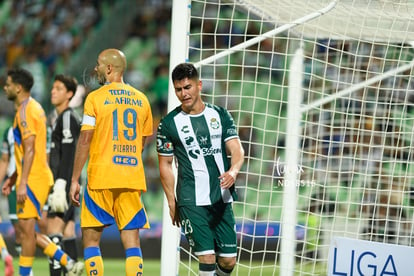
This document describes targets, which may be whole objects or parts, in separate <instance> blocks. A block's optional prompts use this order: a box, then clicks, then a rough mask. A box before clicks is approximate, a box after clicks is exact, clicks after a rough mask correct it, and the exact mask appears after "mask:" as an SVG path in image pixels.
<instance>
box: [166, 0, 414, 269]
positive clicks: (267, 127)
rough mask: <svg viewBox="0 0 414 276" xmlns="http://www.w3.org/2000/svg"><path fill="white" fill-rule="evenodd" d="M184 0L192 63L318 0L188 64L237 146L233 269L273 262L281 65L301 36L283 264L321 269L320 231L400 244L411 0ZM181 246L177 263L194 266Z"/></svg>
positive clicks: (406, 182) (413, 26)
mask: <svg viewBox="0 0 414 276" xmlns="http://www.w3.org/2000/svg"><path fill="white" fill-rule="evenodd" d="M328 6H329V8H328V9H326V7H328ZM190 8H191V16H190V31H189V34H188V37H189V49H188V51H189V60H190V61H191V62H194V63H198V62H201V61H203V60H205V59H206V58H210V57H212V56H213V57H214V56H215V55H217V54H219V53H223V52H224V51H226V50H228V49H231V48H232V47H234V46H236V45H239V44H240V43H244V42H246V41H249V40H250V39H254V38H257V37H260V36H261V35H262V34H264V33H266V32H269V31H272V30H274V29H277V28H280V27H281V26H283V25H284V24H290V23H292V22H293V21H295V20H297V19H299V18H303V17H305V16H306V15H308V14H312V13H316V14H317V13H318V11H320V10H323V12H319V13H320V14H321V16H319V17H317V16H316V17H315V18H314V19H311V20H309V21H306V19H305V20H303V22H302V23H300V24H299V23H298V24H296V23H295V26H296V27H293V28H290V29H288V30H285V31H283V32H280V33H276V34H274V35H272V36H270V37H264V38H263V39H261V40H260V41H258V43H256V44H254V45H249V47H247V48H245V49H238V50H237V51H234V52H233V51H231V52H232V53H231V54H229V55H223V56H221V57H220V58H217V59H214V60H213V61H212V62H209V63H207V64H202V65H201V66H200V72H201V78H202V80H203V84H204V91H203V96H204V98H205V100H206V101H208V102H212V103H215V104H218V105H221V106H224V107H226V108H227V109H228V110H229V111H230V112H231V113H232V115H233V117H234V118H235V121H236V123H237V125H238V127H239V133H240V137H241V140H242V143H243V146H244V148H245V152H246V160H245V165H244V167H243V171H242V172H241V173H240V176H239V179H238V181H237V185H236V186H237V189H238V192H239V196H240V200H239V201H238V202H235V203H234V210H235V216H236V220H237V232H238V237H239V251H238V263H237V267H236V268H235V273H234V274H237V275H278V273H279V269H280V264H279V261H280V258H279V256H280V243H279V242H278V241H279V240H280V237H279V234H280V233H279V230H280V221H281V216H282V211H283V210H282V195H283V191H284V189H283V178H282V177H283V173H284V169H285V167H284V162H285V159H286V158H285V157H286V156H287V155H289V154H292V153H289V152H286V151H285V146H286V131H287V129H288V128H289V125H287V119H286V113H287V91H288V76H289V74H290V69H289V65H290V62H291V59H292V55H293V53H294V51H295V50H296V49H297V48H298V47H300V46H301V45H302V47H303V49H304V51H305V62H304V65H305V73H304V78H305V81H304V83H303V90H304V101H303V103H302V104H303V105H302V107H303V108H302V111H303V113H302V116H301V117H302V121H301V127H302V134H301V137H300V138H301V145H300V147H299V156H300V161H299V165H298V172H300V175H301V179H300V182H298V188H297V197H298V199H297V204H298V208H297V216H298V225H297V230H296V234H295V236H296V243H297V250H296V256H295V257H296V266H295V274H296V275H299V274H301V275H315V274H322V275H324V274H326V261H327V251H328V246H329V242H330V239H331V237H332V236H346V237H354V238H358V239H366V240H375V241H381V242H387V243H395V244H405V245H411V239H412V235H413V226H412V219H413V215H414V212H413V211H414V209H413V207H412V205H413V203H414V186H413V184H411V183H412V182H413V181H412V180H413V179H412V178H413V177H414V168H413V166H412V155H413V152H412V148H413V144H412V143H413V142H412V141H413V137H412V136H413V133H414V129H413V128H414V106H413V103H414V79H413V69H412V67H413V63H412V60H413V57H414V51H413V47H412V45H411V44H410V41H411V40H414V18H413V16H414V1H411V0H407V1H385V0H384V1H368V0H364V1H362V0H354V1H351V0H347V1H315V0H308V1H300V0H289V1H283V0H281V1H273V0H268V1H259V0H257V1H254V0H245V1H242V0H240V1H234V2H230V1H208V0H206V1H191V7H190ZM172 27H173V28H174V25H173V26H172ZM401 68H402V69H401ZM390 71H391V73H387V72H390ZM318 101H319V102H318ZM298 112H300V111H299V110H298ZM182 244H183V246H184V247H187V246H186V243H185V241H183V243H182ZM188 254H189V252H187V251H186V250H182V262H183V264H184V263H185V264H186V265H182V266H181V274H180V275H187V274H188V275H194V274H195V271H197V267H196V266H191V265H188V262H189V260H193V259H192V258H190V257H189V256H188ZM194 263H195V264H196V263H197V262H194ZM184 266H185V268H184ZM190 267H193V268H192V269H190ZM184 271H185V272H184Z"/></svg>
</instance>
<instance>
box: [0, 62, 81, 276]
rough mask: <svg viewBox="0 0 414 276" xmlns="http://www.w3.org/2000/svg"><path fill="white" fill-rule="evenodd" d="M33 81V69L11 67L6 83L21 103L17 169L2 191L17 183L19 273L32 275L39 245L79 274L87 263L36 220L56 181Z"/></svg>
mask: <svg viewBox="0 0 414 276" xmlns="http://www.w3.org/2000/svg"><path fill="white" fill-rule="evenodd" d="M33 83H34V81H33V76H32V74H31V73H30V72H29V71H27V70H25V69H11V70H9V71H8V72H7V79H6V84H5V86H4V90H5V92H6V95H7V98H8V99H9V100H12V101H14V102H15V104H16V105H17V111H16V116H15V118H14V123H13V136H14V154H15V160H16V171H15V172H14V173H13V174H12V175H11V176H10V177H9V178H8V179H7V180H6V181H5V182H4V184H3V187H2V193H3V194H4V195H9V194H10V192H11V187H12V186H13V185H14V184H16V200H17V206H16V212H17V218H18V227H19V229H20V238H21V246H22V251H21V254H20V258H19V275H21V276H26V275H30V273H31V270H32V265H33V261H34V256H35V251H36V245H38V246H39V247H41V248H42V249H44V253H45V254H46V255H48V256H49V257H53V258H55V259H57V260H59V261H60V262H61V263H62V265H64V266H65V267H66V268H67V269H68V271H69V275H79V274H78V273H81V272H82V270H83V264H79V266H78V264H77V263H76V264H75V262H74V261H73V260H72V259H70V258H69V257H68V256H67V254H65V253H64V252H63V251H62V250H60V249H59V248H57V246H56V245H55V244H54V243H53V242H51V241H50V240H49V239H48V238H47V236H45V235H42V234H38V233H36V232H35V224H36V220H38V219H39V218H40V215H41V212H42V208H43V205H44V204H45V203H46V200H47V197H48V195H49V191H50V187H51V186H52V184H53V175H52V172H51V170H50V168H49V165H48V163H47V154H46V132H47V130H46V115H45V112H44V110H43V108H42V107H41V105H40V104H39V103H38V102H37V101H36V100H34V99H33V98H32V97H30V89H31V88H32V86H33Z"/></svg>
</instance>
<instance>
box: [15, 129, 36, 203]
mask: <svg viewBox="0 0 414 276" xmlns="http://www.w3.org/2000/svg"><path fill="white" fill-rule="evenodd" d="M35 141H36V136H35V135H30V136H28V137H27V138H25V139H24V140H23V142H22V144H23V152H24V154H23V167H22V175H21V178H20V183H19V186H18V189H17V190H16V198H17V202H18V203H23V202H24V201H25V200H26V197H27V186H26V185H27V182H28V180H29V174H30V170H31V168H32V164H33V160H34V156H35Z"/></svg>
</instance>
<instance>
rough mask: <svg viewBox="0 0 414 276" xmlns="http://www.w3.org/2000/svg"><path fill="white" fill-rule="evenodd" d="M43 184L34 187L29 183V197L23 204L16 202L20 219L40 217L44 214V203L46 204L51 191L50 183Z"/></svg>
mask: <svg viewBox="0 0 414 276" xmlns="http://www.w3.org/2000/svg"><path fill="white" fill-rule="evenodd" d="M43 186H44V187H43ZM43 186H40V185H38V186H36V188H33V187H31V185H30V184H29V185H27V199H26V200H25V201H24V203H22V204H20V203H17V204H16V213H17V218H18V219H27V218H35V219H40V217H41V216H42V210H43V205H45V203H46V200H47V197H48V196H49V192H50V186H49V185H47V186H46V185H43ZM16 189H17V188H16Z"/></svg>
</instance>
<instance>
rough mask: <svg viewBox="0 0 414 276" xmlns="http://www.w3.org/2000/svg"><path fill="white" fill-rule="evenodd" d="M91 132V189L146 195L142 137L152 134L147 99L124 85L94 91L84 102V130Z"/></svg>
mask: <svg viewBox="0 0 414 276" xmlns="http://www.w3.org/2000/svg"><path fill="white" fill-rule="evenodd" d="M91 129H94V134H93V138H92V142H91V146H90V149H89V162H88V185H89V188H90V189H112V188H130V189H136V190H143V191H146V189H147V188H146V183H145V174H144V166H143V164H142V156H141V152H142V137H143V136H150V135H152V132H153V128H152V113H151V107H150V104H149V101H148V99H147V97H146V96H145V95H144V94H143V93H142V92H140V91H138V90H136V89H135V88H133V87H132V86H130V85H127V84H123V83H110V84H106V85H104V86H102V87H101V88H99V89H97V90H95V91H93V92H92V93H90V94H89V95H88V97H87V98H86V101H85V105H84V114H83V119H82V129H81V130H91Z"/></svg>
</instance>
